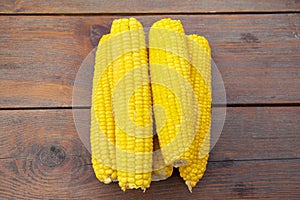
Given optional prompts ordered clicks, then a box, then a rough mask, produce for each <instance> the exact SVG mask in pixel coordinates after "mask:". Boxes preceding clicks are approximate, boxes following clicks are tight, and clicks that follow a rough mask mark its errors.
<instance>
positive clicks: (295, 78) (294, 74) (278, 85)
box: [0, 14, 300, 108]
mask: <svg viewBox="0 0 300 200" xmlns="http://www.w3.org/2000/svg"><path fill="white" fill-rule="evenodd" d="M119 17H120V16H100V17H94V16H84V17H83V16H79V17H74V16H3V17H2V18H0V21H1V25H2V27H3V28H2V29H1V30H0V47H1V54H0V60H1V63H0V67H1V74H0V77H1V80H2V84H1V85H0V94H1V95H0V106H1V107H5V108H11V107H36V106H39V107H59V106H71V105H72V89H73V84H74V79H75V76H76V73H77V71H78V69H79V66H80V64H81V62H82V61H83V59H84V58H85V56H86V55H87V54H88V53H89V52H90V51H91V50H92V49H93V48H94V46H95V45H96V44H97V42H98V40H99V37H100V35H101V34H103V33H107V32H108V30H109V27H110V24H111V22H112V20H113V19H115V18H119ZM162 17H173V18H177V19H180V20H181V21H182V23H183V24H184V28H185V30H186V33H187V34H192V33H197V34H200V35H204V36H206V37H207V39H208V40H209V41H210V44H211V46H212V52H213V58H214V60H215V62H216V64H217V65H218V67H219V70H220V72H221V73H222V77H223V79H224V82H225V88H226V91H227V101H228V103H229V104H245V103H246V104H248V103H252V104H253V103H300V90H299V87H300V70H299V63H300V56H299V55H300V48H299V46H300V32H299V27H300V14H278V15H275V14H271V15H225V16H224V15H204V16H203V15H173V16H151V15H150V16H138V17H137V18H138V19H139V20H141V22H142V23H143V24H144V26H145V30H146V31H148V30H149V27H150V26H151V24H152V23H153V22H155V21H156V20H158V19H160V18H162ZM11 91H14V92H13V93H12V92H11ZM79 106H85V105H79Z"/></svg>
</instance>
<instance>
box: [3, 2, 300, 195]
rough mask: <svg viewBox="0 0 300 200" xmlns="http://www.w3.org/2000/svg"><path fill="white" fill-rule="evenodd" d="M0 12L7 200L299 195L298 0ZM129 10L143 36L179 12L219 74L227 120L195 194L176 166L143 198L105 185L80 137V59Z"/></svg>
mask: <svg viewBox="0 0 300 200" xmlns="http://www.w3.org/2000/svg"><path fill="white" fill-rule="evenodd" d="M0 12H1V16H0V21H1V22H0V24H1V28H0V81H1V82H0V83H1V84H0V109H1V110H0V118H1V120H0V124H1V125H0V126H1V129H0V130H1V132H0V150H1V151H0V152H1V153H0V199H171V198H172V199H243V198H248V199H255V198H262V199H263V198H272V199H283V198H284V199H299V198H300V89H299V88H300V13H299V12H300V1H298V0H284V1H283V0H268V1H258V0H251V1H246V0H236V1H231V0H222V1H218V0H211V1H205V0H199V1H179V0H174V1H171V0H165V1H159V0H153V1H134V0H128V1H121V0H117V1H108V0H103V1H100V0H97V1H94V0H86V1H83V0H74V1H72V2H69V1H53V0H51V1H45V0H42V1H34V0H27V1H23V0H20V1H9V0H2V1H1V2H0ZM129 16H134V17H136V18H137V19H138V20H140V21H141V22H142V23H143V25H144V27H145V30H146V32H147V31H149V27H150V26H151V24H152V23H153V22H155V21H157V20H159V19H161V18H164V17H172V18H174V19H180V20H181V21H182V23H183V25H184V28H185V30H186V33H187V34H191V33H196V34H200V35H204V36H205V37H207V39H208V40H209V41H210V44H211V48H212V55H213V58H214V60H215V62H216V63H217V65H218V67H219V70H220V72H221V74H222V77H223V79H224V83H225V88H226V93H227V103H228V109H227V118H226V123H225V126H224V129H223V133H222V135H221V138H220V140H219V141H218V143H217V145H216V146H215V148H214V149H213V151H212V153H211V156H210V160H209V164H208V169H207V172H206V173H205V176H204V178H203V179H202V180H201V181H200V182H199V183H198V185H197V187H196V188H195V189H194V191H193V193H192V194H191V193H189V192H188V190H187V188H186V186H185V185H184V183H183V181H182V180H181V179H180V177H179V174H178V171H175V172H174V175H173V176H172V177H171V178H169V179H168V180H167V181H161V182H155V183H153V184H152V185H151V188H150V189H149V190H147V191H146V192H145V193H142V192H141V191H140V190H132V191H127V192H126V193H124V192H122V191H121V190H120V189H119V188H118V186H117V184H111V185H104V184H102V183H100V182H98V181H97V179H96V178H95V175H94V172H93V170H92V166H91V159H90V154H89V153H88V151H87V150H86V149H85V148H84V146H83V145H82V142H81V140H80V139H79V137H78V135H77V132H76V129H75V126H74V121H73V117H72V89H73V84H74V80H75V76H76V73H77V71H78V69H79V66H80V64H81V62H82V61H83V59H84V58H85V57H86V56H87V54H88V53H89V52H90V51H91V50H92V49H93V48H94V47H95V46H96V45H97V43H98V41H99V38H100V37H101V36H102V35H103V34H105V33H107V32H108V31H109V28H110V25H111V22H112V20H113V19H116V18H120V17H129ZM76 106H82V105H75V107H76ZM83 106H84V105H83Z"/></svg>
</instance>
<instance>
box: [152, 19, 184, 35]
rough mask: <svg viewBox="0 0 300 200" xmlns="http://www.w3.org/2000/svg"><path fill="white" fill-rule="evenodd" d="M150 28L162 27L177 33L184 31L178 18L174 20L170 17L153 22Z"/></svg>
mask: <svg viewBox="0 0 300 200" xmlns="http://www.w3.org/2000/svg"><path fill="white" fill-rule="evenodd" d="M151 28H163V29H169V30H173V31H176V32H179V33H184V29H183V26H182V24H181V21H180V20H174V19H171V18H164V19H161V20H159V21H157V22H155V23H154V24H153V25H152V27H151Z"/></svg>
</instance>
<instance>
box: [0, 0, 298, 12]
mask: <svg viewBox="0 0 300 200" xmlns="http://www.w3.org/2000/svg"><path fill="white" fill-rule="evenodd" d="M299 10H300V3H299V1H297V0H285V1H282V0H268V1H259V0H250V1H247V0H235V1H230V0H222V1H219V0H211V1H205V0H197V1H179V0H176V1H172V0H166V1H162V0H153V1H135V0H127V1H121V0H117V1H108V0H97V1H93V0H87V1H83V0H75V1H70V2H67V3H62V2H58V1H45V0H44V1H38V2H37V1H34V0H29V1H9V0H3V1H1V3H0V13H14V14H20V13H64V14H66V13H101V14H102V13H170V12H171V13H218V12H282V11H299Z"/></svg>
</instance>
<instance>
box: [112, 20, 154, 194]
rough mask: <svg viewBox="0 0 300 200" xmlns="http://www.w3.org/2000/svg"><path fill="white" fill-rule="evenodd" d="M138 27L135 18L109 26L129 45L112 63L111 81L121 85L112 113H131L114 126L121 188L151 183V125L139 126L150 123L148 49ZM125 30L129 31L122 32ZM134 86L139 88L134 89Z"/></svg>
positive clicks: (139, 25)
mask: <svg viewBox="0 0 300 200" xmlns="http://www.w3.org/2000/svg"><path fill="white" fill-rule="evenodd" d="M141 30H143V27H142V25H141V24H140V23H139V22H138V21H137V20H136V19H134V18H130V19H120V20H115V21H114V22H113V24H112V30H111V32H116V33H120V34H121V38H122V41H121V42H122V43H121V44H119V45H120V46H121V47H119V48H123V49H132V51H130V52H128V53H125V54H123V55H122V56H121V57H120V58H118V60H117V61H116V62H115V63H114V64H113V69H114V80H113V82H114V85H115V87H123V89H120V90H118V91H119V92H120V93H116V92H115V93H114V97H113V98H114V100H116V101H115V102H114V101H113V107H114V113H115V117H116V115H118V116H121V119H124V116H127V113H129V115H130V118H129V119H127V121H125V122H124V123H125V124H122V123H119V124H118V123H117V125H116V129H115V131H116V132H115V134H116V148H117V150H116V159H117V168H118V173H117V174H118V180H119V186H120V187H121V188H122V190H124V191H125V190H126V189H128V188H129V189H133V188H141V189H142V190H145V189H146V188H148V187H149V186H150V183H151V171H152V170H151V169H152V148H153V144H152V128H151V129H148V130H146V129H145V130H144V129H139V127H143V126H150V127H152V126H151V116H152V114H151V92H150V85H149V76H148V65H147V63H148V58H147V49H146V44H145V36H144V32H143V31H141ZM125 31H130V34H128V35H125V34H123V35H122V32H125ZM117 48H118V47H117ZM133 49H138V50H133ZM115 50H116V51H118V49H115ZM124 77H125V78H124ZM122 78H123V79H122ZM135 87H138V88H136V90H135V91H134V89H133V88H135ZM131 91H134V92H133V94H130V92H131ZM130 95H131V98H130V100H129V103H128V102H127V101H118V98H119V99H122V98H124V97H125V96H130ZM130 121H131V122H134V123H130ZM122 126H123V127H122Z"/></svg>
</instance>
